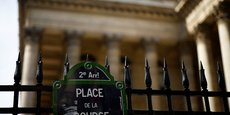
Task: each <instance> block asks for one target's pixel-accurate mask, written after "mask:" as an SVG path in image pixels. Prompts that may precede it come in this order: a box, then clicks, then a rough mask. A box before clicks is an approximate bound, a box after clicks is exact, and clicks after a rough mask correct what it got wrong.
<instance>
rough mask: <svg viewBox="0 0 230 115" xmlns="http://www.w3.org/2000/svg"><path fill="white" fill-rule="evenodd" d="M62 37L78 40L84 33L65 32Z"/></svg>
mask: <svg viewBox="0 0 230 115" xmlns="http://www.w3.org/2000/svg"><path fill="white" fill-rule="evenodd" d="M64 35H65V38H66V39H75V38H77V39H80V38H81V37H82V36H83V35H84V32H82V31H75V30H65V31H64Z"/></svg>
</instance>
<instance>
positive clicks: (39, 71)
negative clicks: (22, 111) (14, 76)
mask: <svg viewBox="0 0 230 115" xmlns="http://www.w3.org/2000/svg"><path fill="white" fill-rule="evenodd" d="M42 81H43V70H42V56H41V53H40V54H39V59H38V66H37V112H36V115H40V114H41V110H40V109H41V88H42Z"/></svg>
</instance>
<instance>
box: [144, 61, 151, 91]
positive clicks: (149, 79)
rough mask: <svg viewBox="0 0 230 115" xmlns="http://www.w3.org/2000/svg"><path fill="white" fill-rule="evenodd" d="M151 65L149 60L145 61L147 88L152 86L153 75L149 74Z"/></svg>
mask: <svg viewBox="0 0 230 115" xmlns="http://www.w3.org/2000/svg"><path fill="white" fill-rule="evenodd" d="M149 68H150V67H149V63H148V60H147V59H145V85H146V87H147V88H150V87H151V85H152V79H151V75H150V72H149Z"/></svg>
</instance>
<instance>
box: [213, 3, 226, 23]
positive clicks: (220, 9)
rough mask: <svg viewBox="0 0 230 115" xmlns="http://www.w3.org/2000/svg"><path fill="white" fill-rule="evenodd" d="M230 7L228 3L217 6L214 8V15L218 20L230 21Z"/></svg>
mask: <svg viewBox="0 0 230 115" xmlns="http://www.w3.org/2000/svg"><path fill="white" fill-rule="evenodd" d="M228 5H229V4H227V3H226V2H220V3H219V4H218V5H217V6H215V7H214V14H215V16H216V17H217V19H230V14H229V7H228Z"/></svg>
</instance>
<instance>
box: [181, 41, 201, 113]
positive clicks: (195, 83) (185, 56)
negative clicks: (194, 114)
mask: <svg viewBox="0 0 230 115" xmlns="http://www.w3.org/2000/svg"><path fill="white" fill-rule="evenodd" d="M193 46H195V43H193V41H191V40H185V41H181V42H180V44H179V48H180V56H181V62H184V64H185V66H186V72H187V76H188V79H189V89H190V91H200V85H199V84H200V82H199V76H196V75H194V72H195V71H196V70H194V63H196V62H195V61H194V58H193V48H194V47H193ZM191 101H192V109H193V110H194V111H202V110H203V105H202V98H200V97H197V96H196V97H193V98H191Z"/></svg>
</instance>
